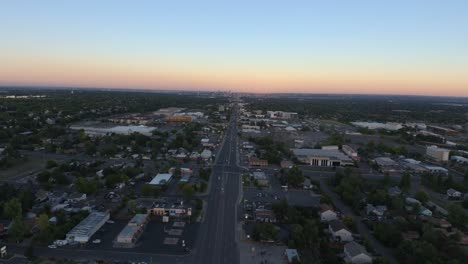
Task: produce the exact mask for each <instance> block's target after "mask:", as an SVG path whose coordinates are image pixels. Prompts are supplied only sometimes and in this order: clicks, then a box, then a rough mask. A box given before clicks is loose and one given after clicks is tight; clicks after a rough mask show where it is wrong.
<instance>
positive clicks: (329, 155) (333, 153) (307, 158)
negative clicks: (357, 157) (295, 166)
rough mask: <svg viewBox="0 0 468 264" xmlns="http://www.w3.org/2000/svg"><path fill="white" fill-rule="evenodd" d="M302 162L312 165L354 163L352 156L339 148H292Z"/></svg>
mask: <svg viewBox="0 0 468 264" xmlns="http://www.w3.org/2000/svg"><path fill="white" fill-rule="evenodd" d="M291 151H292V152H293V154H294V155H295V156H296V157H297V159H298V160H299V161H301V162H304V163H308V164H310V165H311V166H321V167H335V166H352V165H354V163H353V161H352V160H351V158H350V157H348V156H346V155H345V154H344V153H343V152H341V151H340V150H337V149H291Z"/></svg>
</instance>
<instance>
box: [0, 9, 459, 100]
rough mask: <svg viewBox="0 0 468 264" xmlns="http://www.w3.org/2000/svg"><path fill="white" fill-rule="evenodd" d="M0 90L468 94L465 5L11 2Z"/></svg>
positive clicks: (3, 27)
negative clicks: (12, 86)
mask: <svg viewBox="0 0 468 264" xmlns="http://www.w3.org/2000/svg"><path fill="white" fill-rule="evenodd" d="M0 12H1V14H2V23H0V32H1V34H2V41H1V42H0V86H5V85H14V86H23V85H24V86H36V85H37V86H49V85H50V86H67V87H96V88H109V87H111V88H135V89H163V90H170V89H174V90H193V91H196V90H211V91H217V90H222V91H229V90H231V91H237V92H257V93H287V92H291V93H325V94H333V93H339V94H403V95H406V94H407V95H441V96H468V16H467V15H466V14H468V2H466V1H461V0H460V1H457V0H453V1H445V2H444V1H435V0H426V1H421V0H414V1H402V0H397V1H386V3H383V1H382V2H379V1H370V0H367V1H327V2H323V1H263V0H261V1H260V0H259V1H245V0H241V1H177V2H174V1H139V2H138V3H134V2H131V1H79V2H64V1H47V0H45V1H13V2H8V3H4V4H3V5H2V10H1V11H0Z"/></svg>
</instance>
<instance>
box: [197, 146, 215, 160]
mask: <svg viewBox="0 0 468 264" xmlns="http://www.w3.org/2000/svg"><path fill="white" fill-rule="evenodd" d="M212 156H213V153H212V152H211V150H209V149H204V150H203V151H202V153H200V158H202V159H204V160H209V159H211V157H212Z"/></svg>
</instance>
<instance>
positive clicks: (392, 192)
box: [387, 186, 401, 197]
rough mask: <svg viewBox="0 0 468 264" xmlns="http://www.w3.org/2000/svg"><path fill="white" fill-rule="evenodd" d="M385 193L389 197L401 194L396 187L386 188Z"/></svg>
mask: <svg viewBox="0 0 468 264" xmlns="http://www.w3.org/2000/svg"><path fill="white" fill-rule="evenodd" d="M387 193H388V195H389V196H390V197H396V196H399V195H400V194H401V190H400V188H398V186H394V187H390V188H388V190H387Z"/></svg>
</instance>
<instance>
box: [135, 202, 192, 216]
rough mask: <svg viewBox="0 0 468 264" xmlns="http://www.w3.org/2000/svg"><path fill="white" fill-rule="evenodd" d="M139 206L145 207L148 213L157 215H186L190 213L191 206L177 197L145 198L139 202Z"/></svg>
mask: <svg viewBox="0 0 468 264" xmlns="http://www.w3.org/2000/svg"><path fill="white" fill-rule="evenodd" d="M140 206H142V207H143V208H146V209H147V210H148V213H149V214H152V215H157V216H171V217H186V216H191V215H192V207H190V205H186V204H185V203H184V201H182V200H177V199H170V198H161V199H157V200H146V201H142V202H140Z"/></svg>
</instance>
